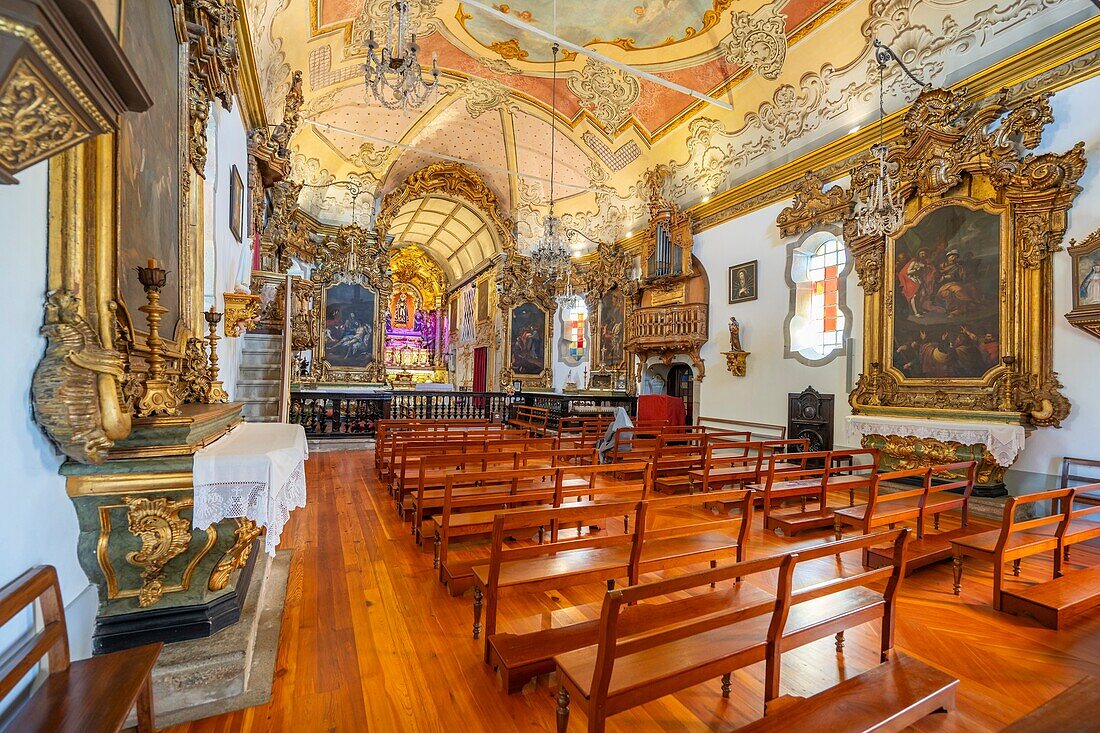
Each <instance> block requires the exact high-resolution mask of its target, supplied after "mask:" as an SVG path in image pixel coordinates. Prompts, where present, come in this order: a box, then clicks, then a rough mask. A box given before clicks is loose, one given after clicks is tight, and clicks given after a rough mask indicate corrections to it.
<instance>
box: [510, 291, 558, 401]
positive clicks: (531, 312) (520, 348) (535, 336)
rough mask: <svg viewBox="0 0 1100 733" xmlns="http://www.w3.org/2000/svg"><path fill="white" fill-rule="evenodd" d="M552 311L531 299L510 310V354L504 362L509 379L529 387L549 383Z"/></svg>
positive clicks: (550, 372) (547, 384)
mask: <svg viewBox="0 0 1100 733" xmlns="http://www.w3.org/2000/svg"><path fill="white" fill-rule="evenodd" d="M549 326H550V314H549V313H547V311H546V310H545V309H544V308H542V307H541V306H539V305H538V304H537V303H534V302H532V301H525V302H522V303H520V304H519V305H516V306H515V307H513V308H512V309H511V310H509V311H508V327H507V331H506V334H507V343H506V344H505V346H506V348H507V353H506V354H505V358H504V363H505V365H506V370H507V373H508V375H510V376H509V379H510V380H514V381H519V382H522V383H524V384H527V385H529V386H549V382H550V377H551V375H552V370H551V368H550V338H549V334H548V331H549Z"/></svg>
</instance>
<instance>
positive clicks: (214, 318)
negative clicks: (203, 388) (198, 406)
mask: <svg viewBox="0 0 1100 733" xmlns="http://www.w3.org/2000/svg"><path fill="white" fill-rule="evenodd" d="M203 316H204V317H205V318H206V324H207V325H208V326H209V327H210V335H209V336H207V337H206V340H207V341H208V342H209V344H210V391H209V392H208V393H207V399H206V401H207V402H229V393H228V392H226V391H225V389H224V387H223V386H222V383H221V382H219V381H218V323H220V322H221V320H222V314H221V313H218V312H217V311H216V310H214V306H210V310H208V311H206V313H204V314H203Z"/></svg>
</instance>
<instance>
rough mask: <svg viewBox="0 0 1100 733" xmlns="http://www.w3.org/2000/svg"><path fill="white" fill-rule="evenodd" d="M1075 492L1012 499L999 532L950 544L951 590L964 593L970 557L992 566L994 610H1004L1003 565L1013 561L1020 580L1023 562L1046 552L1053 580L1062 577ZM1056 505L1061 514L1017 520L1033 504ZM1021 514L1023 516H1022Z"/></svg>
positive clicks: (1014, 569)
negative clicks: (1063, 539) (965, 568)
mask: <svg viewBox="0 0 1100 733" xmlns="http://www.w3.org/2000/svg"><path fill="white" fill-rule="evenodd" d="M1072 500H1073V489H1055V490H1053V491H1043V492H1040V493H1037V494H1029V495H1027V496H1013V497H1010V498H1009V500H1008V501H1007V502H1006V503H1005V508H1004V515H1003V517H1002V519H1001V527H1000V529H993V530H989V531H988V532H977V533H975V534H971V535H967V536H965V537H957V538H954V539H952V540H951V555H952V564H953V571H954V583H953V587H952V590H953V591H954V593H955V595H959V594H960V593H961V592H962V572H963V558H964V557H967V556H970V557H976V558H979V559H983V560H988V561H989V562H991V563H993V608H995V609H997V610H998V611H1000V610H1001V607H1002V602H1003V597H1002V596H1003V594H1002V592H1001V587H1002V584H1003V582H1004V578H1003V575H1004V564H1005V563H1006V562H1008V561H1010V560H1011V561H1012V574H1013V575H1015V576H1017V577H1018V576H1019V574H1020V560H1021V559H1023V558H1025V557H1030V556H1032V555H1039V554H1042V553H1044V552H1052V553H1053V556H1054V570H1053V577H1055V578H1057V577H1058V576H1059V575H1061V573H1062V546H1061V535H1062V532H1063V530H1064V527H1063V525H1065V524H1068V523H1069V513H1070V507H1071V506H1072ZM1048 503H1049V504H1057V506H1058V507H1059V511H1058V513H1055V514H1051V515H1049V516H1040V517H1037V518H1034V519H1017V517H1016V515H1017V512H1018V511H1019V510H1020V509H1023V508H1025V507H1028V505H1030V504H1040V505H1041V504H1048ZM1021 513H1022V512H1021Z"/></svg>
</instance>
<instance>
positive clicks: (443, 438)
mask: <svg viewBox="0 0 1100 733" xmlns="http://www.w3.org/2000/svg"><path fill="white" fill-rule="evenodd" d="M527 435H528V433H527V432H526V431H522V430H515V429H507V428H505V427H504V426H501V425H485V426H472V427H460V428H455V429H453V430H448V429H444V430H423V431H422V430H416V431H406V432H392V433H391V434H390V436H389V438H388V439H387V440H386V443H385V445H383V446H382V450H383V456H382V464H381V466H380V468H379V477H380V478H381V481H382V484H383V485H385V486H392V484H393V481H394V473H395V464H396V463H397V461H398V460H399V458H400V455H401V448H402V447H403V446H405V445H407V444H409V443H417V444H422V445H423V444H428V443H435V444H438V445H443V444H446V443H461V442H477V441H483V440H486V439H489V438H491V437H498V438H504V437H516V438H520V437H526V436H527Z"/></svg>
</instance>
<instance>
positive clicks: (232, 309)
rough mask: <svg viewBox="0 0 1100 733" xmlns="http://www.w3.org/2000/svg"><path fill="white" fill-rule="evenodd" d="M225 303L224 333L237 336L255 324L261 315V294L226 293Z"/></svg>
mask: <svg viewBox="0 0 1100 733" xmlns="http://www.w3.org/2000/svg"><path fill="white" fill-rule="evenodd" d="M222 298H223V301H222V302H223V303H224V305H225V322H224V326H223V328H224V333H225V335H226V336H228V337H229V338H236V337H237V336H240V335H241V334H243V333H244V332H246V331H248V330H249V329H250V328H252V326H253V325H255V323H256V321H257V319H259V317H260V306H261V303H260V296H258V295H253V294H252V293H224V294H223V295H222Z"/></svg>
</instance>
